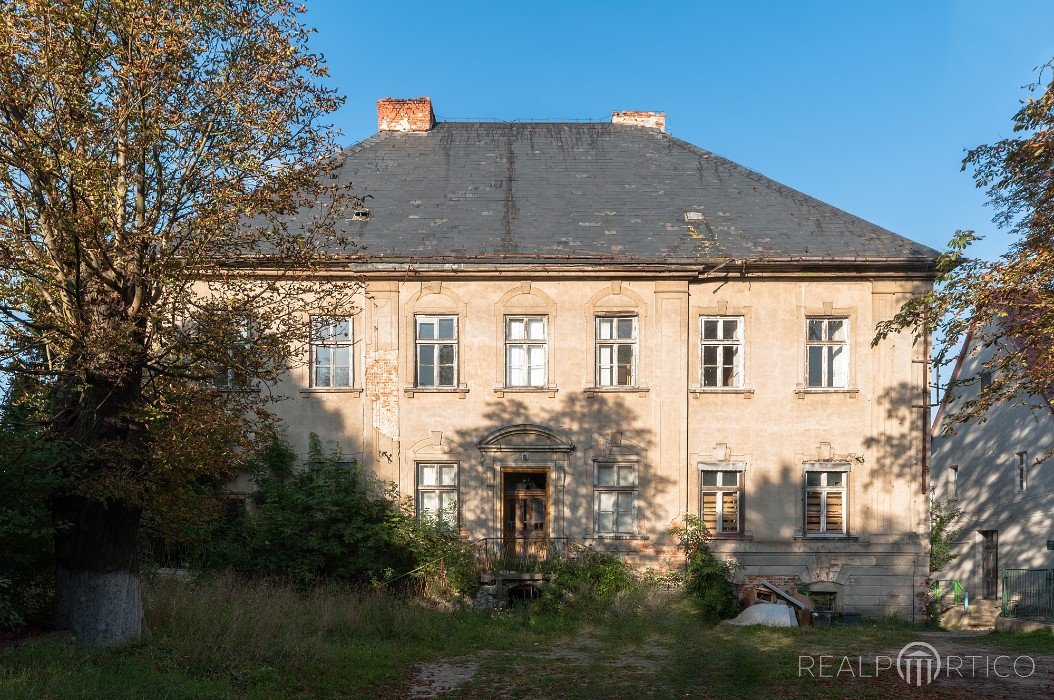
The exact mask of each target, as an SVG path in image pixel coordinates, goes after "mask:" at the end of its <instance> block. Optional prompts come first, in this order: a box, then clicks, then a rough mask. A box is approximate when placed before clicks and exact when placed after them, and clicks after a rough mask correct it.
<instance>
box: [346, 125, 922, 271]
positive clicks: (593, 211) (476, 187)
mask: <svg viewBox="0 0 1054 700" xmlns="http://www.w3.org/2000/svg"><path fill="white" fill-rule="evenodd" d="M345 155H346V161H345V163H344V165H343V166H342V169H341V170H340V173H339V178H340V179H341V180H342V181H346V182H351V183H353V185H354V188H355V192H356V194H359V195H372V199H369V200H368V201H367V203H366V206H367V207H368V208H369V210H370V216H369V218H368V219H366V220H357V219H349V220H348V221H347V222H346V223H345V224H344V233H345V234H346V235H347V236H349V237H350V238H351V240H352V241H353V242H354V243H356V244H357V245H358V246H359V247H360V249H361V253H362V254H363V255H364V256H366V257H367V259H368V260H370V261H373V262H384V261H391V262H398V261H407V260H415V261H419V262H422V263H424V262H429V261H437V262H438V261H444V262H454V263H459V262H467V261H476V262H493V263H502V262H506V263H509V262H528V261H534V262H543V263H554V264H558V263H560V262H565V261H570V260H577V261H579V262H580V261H582V260H583V259H585V260H595V261H597V263H598V264H601V263H603V264H619V263H679V264H694V263H700V264H706V263H708V262H712V261H719V260H728V259H735V260H748V261H759V260H772V259H781V260H786V259H792V260H797V259H807V260H817V259H824V260H831V261H836V260H849V261H874V260H879V261H894V260H897V261H905V262H908V261H911V262H914V263H919V262H923V261H932V260H933V259H934V258H935V257H936V255H937V253H936V251H934V250H932V249H931V248H928V247H926V246H924V245H920V244H918V243H915V242H913V241H910V240H908V239H907V238H904V237H903V236H900V235H897V234H895V233H893V232H892V231H888V230H886V229H884V228H881V227H879V226H876V225H874V224H872V223H869V222H867V221H864V220H863V219H860V218H858V217H855V216H853V215H851V214H848V213H846V212H844V211H842V210H840V209H837V208H835V207H833V206H830V205H828V204H824V203H823V202H820V201H818V200H816V199H813V198H812V197H809V196H807V195H804V194H802V193H800V192H798V191H796V190H793V189H791V188H789V187H786V186H784V185H781V184H779V183H778V182H775V181H773V180H771V179H769V178H767V177H764V176H763V175H760V174H758V173H756V172H753V171H751V170H749V169H747V168H744V167H742V166H740V165H737V164H736V163H733V162H732V161H729V160H727V159H725V158H722V157H720V156H717V155H714V154H713V153H710V152H709V151H705V150H703V149H701V148H698V147H696V146H693V145H691V144H688V143H686V142H684V141H681V140H679V139H676V138H674V137H672V136H670V135H669V134H665V133H663V132H661V131H659V130H657V129H650V128H646V127H634V126H625V125H619V124H610V123H508V122H505V123H477V122H441V123H438V124H436V126H435V127H434V128H433V129H432V130H430V131H427V132H422V133H413V132H410V133H404V132H381V133H379V134H377V135H375V136H373V137H371V138H369V139H366V140H365V141H362V142H360V143H359V144H357V145H355V146H353V147H351V148H350V149H348V151H347V152H346V154H345ZM689 211H692V212H700V213H701V214H702V215H703V217H704V218H703V220H702V221H698V222H692V223H688V222H686V221H685V212H689Z"/></svg>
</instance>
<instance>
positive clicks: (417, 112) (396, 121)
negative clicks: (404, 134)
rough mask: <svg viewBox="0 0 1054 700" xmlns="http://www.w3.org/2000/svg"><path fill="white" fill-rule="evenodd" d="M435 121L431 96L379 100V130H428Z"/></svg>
mask: <svg viewBox="0 0 1054 700" xmlns="http://www.w3.org/2000/svg"><path fill="white" fill-rule="evenodd" d="M435 123H436V118H435V114H433V113H432V98H431V97H416V98H413V99H409V100H397V99H395V98H394V97H385V98H384V99H383V100H377V130H378V131H428V130H429V129H431V128H432V127H433V126H434V125H435Z"/></svg>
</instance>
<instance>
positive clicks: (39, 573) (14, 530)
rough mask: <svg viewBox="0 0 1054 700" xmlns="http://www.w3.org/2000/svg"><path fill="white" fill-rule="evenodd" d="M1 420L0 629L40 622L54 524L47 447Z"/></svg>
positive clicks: (50, 589) (49, 584) (50, 586)
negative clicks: (2, 450)
mask: <svg viewBox="0 0 1054 700" xmlns="http://www.w3.org/2000/svg"><path fill="white" fill-rule="evenodd" d="M8 418H9V414H8V415H5V417H4V418H3V420H2V423H0V439H2V440H3V443H4V446H5V449H4V452H3V454H2V455H0V631H4V630H17V629H19V628H21V627H23V626H24V625H26V624H27V623H32V622H43V621H45V620H46V619H47V617H48V616H49V612H50V606H51V600H52V596H53V593H54V586H55V582H54V577H55V547H54V527H53V525H52V520H51V514H50V512H49V510H48V505H47V504H48V497H49V496H50V494H51V493H52V491H53V489H54V486H55V480H54V479H53V478H51V477H48V476H47V474H48V471H47V470H46V469H45V468H44V467H43V465H42V464H41V463H42V462H47V461H48V460H49V455H50V453H49V450H48V449H46V447H45V446H42V445H41V444H40V441H39V440H38V439H37V437H36V435H35V432H34V431H32V430H28V429H23V428H18V427H16V426H12V425H11V424H10V423H9V422H8Z"/></svg>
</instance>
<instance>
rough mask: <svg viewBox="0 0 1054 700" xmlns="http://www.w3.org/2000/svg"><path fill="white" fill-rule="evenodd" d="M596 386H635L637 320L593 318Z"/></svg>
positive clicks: (609, 317)
mask: <svg viewBox="0 0 1054 700" xmlns="http://www.w3.org/2000/svg"><path fill="white" fill-rule="evenodd" d="M596 344H597V348H596V361H597V376H596V382H597V386H636V385H637V317H636V316H597V318H596Z"/></svg>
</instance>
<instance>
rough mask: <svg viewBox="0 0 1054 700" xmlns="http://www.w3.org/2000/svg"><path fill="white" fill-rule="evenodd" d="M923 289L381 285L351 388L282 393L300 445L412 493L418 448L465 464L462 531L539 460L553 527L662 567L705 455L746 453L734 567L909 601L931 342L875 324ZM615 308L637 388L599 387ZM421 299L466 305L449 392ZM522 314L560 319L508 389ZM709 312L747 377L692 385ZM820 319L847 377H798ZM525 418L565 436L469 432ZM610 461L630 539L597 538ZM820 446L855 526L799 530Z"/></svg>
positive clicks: (846, 282)
mask: <svg viewBox="0 0 1054 700" xmlns="http://www.w3.org/2000/svg"><path fill="white" fill-rule="evenodd" d="M921 289H922V287H921V286H920V283H916V282H908V281H904V282H898V281H895V280H889V279H878V280H870V279H866V278H852V277H847V278H845V279H837V280H836V279H824V280H817V279H815V278H797V279H796V278H793V277H784V278H767V279H766V278H761V277H746V278H739V277H736V276H731V277H728V278H721V279H720V280H715V281H706V280H694V281H689V280H627V281H611V280H602V279H576V280H561V279H537V280H534V281H530V282H525V281H521V280H501V279H497V280H495V279H477V280H470V279H464V280H463V279H455V280H443V281H441V282H440V281H371V282H368V283H367V285H366V289H365V290H364V292H363V294H362V298H361V308H360V310H359V311H358V313H357V315H356V318H355V335H356V342H355V362H356V366H355V369H354V374H355V380H354V381H355V387H353V388H352V390H350V391H312V390H310V388H309V386H308V376H309V375H308V371H307V368H306V367H303V368H300V369H297V370H295V371H294V372H292V373H291V375H290V376H289V377H288V381H286V382H284V383H283V384H282V385H281V386H279V387H276V388H275V391H276V392H277V393H278V394H281V395H284V396H286V397H288V400H285V401H281V402H279V404H278V405H277V407H276V409H277V412H278V413H279V415H280V416H281V417H282V418H283V419H284V420H285V421H286V422H287V424H288V426H289V429H290V437H291V438H292V439H293V441H294V443H295V444H296V445H297V446H298V447H299V449H301V450H304V451H306V442H307V434H308V433H309V432H312V431H313V432H316V433H318V434H319V435H320V436H321V437H322V438H323V440H324V441H330V442H331V443H332V444H339V445H340V447H341V448H342V450H343V451H344V453H345V454H347V455H349V456H352V457H354V458H356V459H359V460H361V461H362V462H363V463H364V464H366V465H367V466H368V467H369V468H370V469H371V470H372V471H373V472H374V473H375V474H376V475H377V476H378V477H379V478H381V479H383V480H387V481H393V482H396V483H397V484H398V485H399V489H400V491H401V493H403V494H404V495H412V494H413V493H414V488H415V484H414V474H415V467H414V465H415V462H418V461H428V460H444V461H457V462H458V463H459V465H460V475H459V478H460V484H459V502H460V518H461V523H462V531H463V534H464V536H465V537H467V538H470V539H476V538H480V537H497V536H499V535H500V478H499V477H498V475H499V473H500V469H501V467H503V466H511V465H520V466H522V465H531V464H536V465H539V466H544V467H547V468H549V469H551V470H552V471H551V478H550V484H551V488H550V497H549V498H550V515H551V518H550V520H551V526H550V527H551V534H552V535H553V536H555V537H564V536H566V537H571V538H574V539H576V540H585V541H588V542H593V543H594V544H597V545H599V546H604V547H611V548H615V549H621V550H626V551H632V552H634V553H635V554H637V555H638V556H641V557H642V558H643V560H645V561H647V562H648V563H654V564H660V565H661V564H662V563H663V561H664V560H666V561H673V559H670V557H672V556H673V555H672V553H671V551H670V550H669V548H668V545H669V544H670V540H669V538H668V537H667V535H666V533H667V530H668V528H669V526H670V524H671V522H672V521H673V520H675V519H676V518H678V517H679V516H680V515H681V514H683V513H685V512H693V513H697V512H698V508H699V464H700V463H702V462H715V461H720V460H722V459H727V460H729V461H731V462H736V463H742V464H744V465H745V471H744V479H745V481H744V483H745V496H744V528H745V533H744V536H743V537H742V538H740V539H735V540H722V541H719V542H718V543H717V545H716V546H717V548H718V549H719V550H720V551H722V552H725V553H726V554H728V555H729V556H733V557H735V558H736V559H737V560H738V561H740V563H741V570H740V576H742V577H744V579H745V580H749V578H750V577H751V576H761V575H766V574H772V575H776V574H777V573H778V574H779V575H785V576H789V577H791V578H796V579H798V580H801V581H804V582H806V583H809V582H812V583H814V584H815V585H817V586H821V587H823V586H826V587H829V588H832V587H833V589H834V590H838V591H840V592H842V593H843V595H842V596H840V599H841V600H843V601H845V605H847V606H848V605H853V609H866V610H865V611H867V612H872V613H875V614H885V613H889V612H895V613H899V614H902V615H908V614H910V612H911V611H912V609H913V605H912V601H914V600H917V596H918V590H917V588H918V587H920V586H921V585H922V579H923V578H924V576H925V565H924V564H925V561H924V559H925V551H924V550H925V537H924V535H923V533H924V532H925V531H926V528H927V527H928V525H927V519H926V497H925V487H924V479H923V461H922V460H923V452H924V445H923V430H924V413H923V409H922V407H921V405H922V403H924V397H925V391H924V389H923V387H924V384H925V376H924V372H925V366H926V365H925V350H924V348H923V347H922V346H921V345H917V346H913V344H912V342H911V339H910V338H909V337H896V338H891V339H888V340H886V341H883V342H882V343H880V344H879V345H878V346H877V347H874V348H872V347H871V339H872V337H873V335H874V328H875V324H876V323H877V322H878V321H879V320H881V319H885V318H889V317H891V316H892V315H893V314H894V313H895V312H896V310H897V309H899V307H900V304H902V303H903V302H904V301H906V300H907V299H908V298H909V296H910V294H911V293H918V292H919V291H920V290H921ZM603 311H619V312H633V313H636V314H638V317H639V335H640V349H639V370H638V377H639V382H638V386H637V387H635V388H634V389H633V390H629V391H591V390H590V389H592V388H593V385H594V324H593V318H594V315H595V314H597V313H601V312H603ZM421 313H449V314H457V315H458V317H459V319H460V320H459V335H460V347H459V353H460V357H459V360H460V362H459V386H458V387H457V388H456V389H455V390H452V391H422V390H417V389H414V387H413V317H414V315H415V314H421ZM513 313H538V314H545V315H548V317H549V385H548V386H547V387H544V388H542V389H541V390H532V391H523V390H517V391H512V390H506V389H504V387H503V378H504V356H503V345H502V342H503V335H502V321H503V317H504V316H505V315H506V314H513ZM701 314H737V315H742V316H743V317H744V321H745V366H744V370H745V373H744V376H745V382H744V384H745V386H744V389H743V390H742V391H718V392H715V391H700V390H699V383H700V381H699V344H698V340H699V316H700V315H701ZM809 315H827V316H831V315H844V316H848V317H849V318H850V324H851V329H850V333H851V355H850V373H849V376H850V380H849V384H850V386H849V389H848V390H844V391H830V392H822V391H809V390H805V389H804V383H805V378H804V374H805V350H804V346H805V319H806V317H807V316H809ZM523 423H530V424H537V425H542V426H548V427H550V428H553V429H555V431H556V432H558V433H559V434H560V435H562V436H564V438H565V439H566V441H569V442H570V443H571V444H573V449H566V450H564V451H562V452H560V451H553V450H546V449H542V448H544V447H545V445H544V444H541V443H545V442H546V440H545V439H541V443H538V444H535V445H533V446H532V445H528V443H529V442H530V440H529V439H528V438H527V437H524V436H520V437H510V438H508V443H507V444H508V446H509V449H507V450H504V451H500V450H499V451H494V450H492V451H490V452H485V451H481V450H480V449H479V448H478V447H477V443H479V442H480V440H482V439H484V438H485V437H486V436H487V435H488V434H490V433H492V432H493V431H495V430H498V429H499V428H502V427H503V426H508V425H514V424H523ZM517 440H520V441H521V442H522V443H523V444H524V445H525V446H526V447H524V449H522V450H520V449H518V448H517V447H516V446H517V445H519V444H520V442H517ZM536 442H537V441H536ZM610 457H617V458H618V459H620V460H630V461H634V462H636V463H638V464H639V480H640V497H639V504H640V505H639V512H638V531H637V533H636V535H635V536H634V537H633V538H619V539H601V540H598V539H592V538H593V537H594V536H593V495H592V494H593V464H594V461H595V460H597V459H603V458H610ZM823 459H832V460H838V461H847V462H849V463H850V464H851V467H850V476H849V485H850V486H849V489H850V497H849V517H848V520H849V529H850V533H849V534H850V537H849V538H848V539H842V540H837V541H814V540H810V539H806V538H803V537H802V520H803V515H802V507H803V506H802V479H803V464H804V463H805V462H807V461H815V460H823ZM920 559H921V560H922V561H921V562H920Z"/></svg>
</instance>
